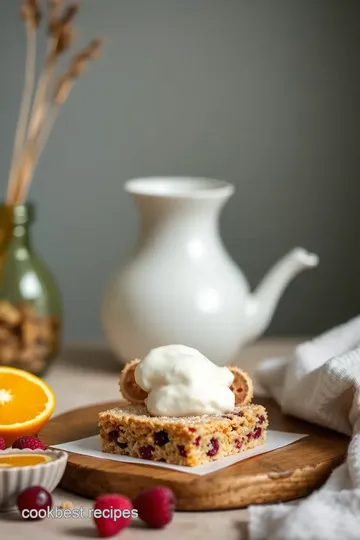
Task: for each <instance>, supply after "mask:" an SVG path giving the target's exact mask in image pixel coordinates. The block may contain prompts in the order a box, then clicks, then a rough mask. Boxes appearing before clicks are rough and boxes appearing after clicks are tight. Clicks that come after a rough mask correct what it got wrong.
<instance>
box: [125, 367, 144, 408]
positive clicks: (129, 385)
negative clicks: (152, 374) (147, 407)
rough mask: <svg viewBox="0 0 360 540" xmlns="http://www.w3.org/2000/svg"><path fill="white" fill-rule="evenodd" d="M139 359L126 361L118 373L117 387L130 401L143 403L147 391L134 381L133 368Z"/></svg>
mask: <svg viewBox="0 0 360 540" xmlns="http://www.w3.org/2000/svg"><path fill="white" fill-rule="evenodd" d="M139 362H140V360H138V359H135V360H131V362H128V363H127V364H126V365H125V366H124V368H123V370H122V372H121V373H120V379H119V387H120V392H121V394H122V396H123V398H124V399H126V400H127V401H129V402H130V403H144V401H145V399H146V398H147V393H146V392H145V391H144V390H143V389H142V388H140V386H139V385H138V384H137V382H136V381H135V369H136V367H137V366H138V364H139Z"/></svg>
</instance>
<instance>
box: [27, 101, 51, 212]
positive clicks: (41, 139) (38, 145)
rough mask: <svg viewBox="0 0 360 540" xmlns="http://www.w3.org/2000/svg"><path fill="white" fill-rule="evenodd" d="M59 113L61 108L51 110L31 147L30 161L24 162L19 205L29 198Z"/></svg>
mask: <svg viewBox="0 0 360 540" xmlns="http://www.w3.org/2000/svg"><path fill="white" fill-rule="evenodd" d="M59 112H60V107H56V108H55V107H54V108H52V109H51V110H50V112H49V113H48V115H47V116H46V118H45V120H44V125H43V127H42V130H41V131H40V132H39V135H38V137H37V140H36V142H35V144H33V145H31V146H30V148H29V153H28V160H24V165H25V167H24V170H23V171H22V175H21V177H20V181H19V183H18V187H17V193H16V201H17V202H18V203H21V202H23V201H24V200H25V199H26V197H27V194H28V191H29V188H30V184H31V180H32V178H33V175H34V172H35V168H36V166H37V165H38V163H39V160H40V158H41V155H42V153H43V151H44V148H45V146H46V143H47V141H48V140H49V137H50V134H51V132H52V130H53V127H54V124H55V121H56V119H57V117H58V114H59Z"/></svg>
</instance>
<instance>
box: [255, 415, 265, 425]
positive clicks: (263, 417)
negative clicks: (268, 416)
mask: <svg viewBox="0 0 360 540" xmlns="http://www.w3.org/2000/svg"><path fill="white" fill-rule="evenodd" d="M257 419H258V421H259V422H260V424H263V423H264V422H265V416H263V415H262V414H260V415H259V416H257Z"/></svg>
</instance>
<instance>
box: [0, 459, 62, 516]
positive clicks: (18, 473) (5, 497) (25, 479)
mask: <svg viewBox="0 0 360 540" xmlns="http://www.w3.org/2000/svg"><path fill="white" fill-rule="evenodd" d="M20 453H21V454H24V455H26V454H47V455H49V456H51V458H52V459H51V460H50V461H46V462H45V463H39V464H37V465H29V466H25V467H0V511H4V510H9V509H10V508H13V507H14V506H15V505H16V500H17V497H18V495H19V494H20V493H21V492H22V491H24V489H26V488H28V487H30V486H42V487H43V488H45V489H46V490H47V491H48V492H49V493H51V492H52V491H54V489H55V488H56V486H57V485H58V484H59V482H60V480H61V478H62V476H63V474H64V471H65V467H66V463H67V459H68V455H67V453H66V452H63V451H62V450H30V449H28V448H24V449H23V450H16V449H15V448H8V449H7V450H3V451H2V452H0V457H1V456H4V455H11V454H20Z"/></svg>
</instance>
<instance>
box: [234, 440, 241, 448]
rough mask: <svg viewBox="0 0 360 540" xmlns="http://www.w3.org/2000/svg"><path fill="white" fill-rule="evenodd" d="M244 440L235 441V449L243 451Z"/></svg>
mask: <svg viewBox="0 0 360 540" xmlns="http://www.w3.org/2000/svg"><path fill="white" fill-rule="evenodd" d="M242 444H243V443H242V440H240V439H236V441H235V448H237V449H238V450H241V447H242Z"/></svg>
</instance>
